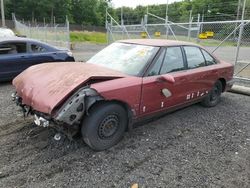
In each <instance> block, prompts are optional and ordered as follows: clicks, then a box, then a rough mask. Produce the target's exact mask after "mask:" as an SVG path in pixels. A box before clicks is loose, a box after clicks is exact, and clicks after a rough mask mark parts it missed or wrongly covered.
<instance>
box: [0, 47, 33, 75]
mask: <svg viewBox="0 0 250 188" xmlns="http://www.w3.org/2000/svg"><path fill="white" fill-rule="evenodd" d="M27 59H28V54H27V44H26V43H25V42H7V43H1V44H0V79H1V80H4V79H9V78H13V77H15V76H16V75H18V74H19V73H20V72H22V71H23V70H24V69H25V67H26V66H25V64H26V62H27Z"/></svg>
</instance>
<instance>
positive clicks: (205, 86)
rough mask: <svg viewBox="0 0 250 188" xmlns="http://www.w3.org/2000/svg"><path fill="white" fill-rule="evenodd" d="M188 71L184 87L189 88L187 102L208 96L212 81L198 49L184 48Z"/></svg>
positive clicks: (193, 47) (192, 47)
mask: <svg viewBox="0 0 250 188" xmlns="http://www.w3.org/2000/svg"><path fill="white" fill-rule="evenodd" d="M183 49H184V53H185V56H186V61H187V66H188V70H187V73H186V86H187V87H189V88H190V91H189V93H187V95H186V100H187V101H192V100H196V99H199V98H201V97H203V96H205V95H206V94H208V92H209V90H210V89H211V86H212V84H213V82H214V79H212V77H211V71H209V69H208V67H207V64H206V60H205V58H204V55H203V53H202V51H201V49H200V48H199V47H196V46H184V47H183Z"/></svg>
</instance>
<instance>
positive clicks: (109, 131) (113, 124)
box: [98, 115, 119, 139]
mask: <svg viewBox="0 0 250 188" xmlns="http://www.w3.org/2000/svg"><path fill="white" fill-rule="evenodd" d="M118 126H119V118H118V117H117V116H116V115H108V116H107V117H105V118H104V120H103V121H102V122H101V124H100V125H99V128H98V134H99V137H100V138H101V139H108V138H110V137H112V136H113V135H114V134H115V133H116V131H117V129H118Z"/></svg>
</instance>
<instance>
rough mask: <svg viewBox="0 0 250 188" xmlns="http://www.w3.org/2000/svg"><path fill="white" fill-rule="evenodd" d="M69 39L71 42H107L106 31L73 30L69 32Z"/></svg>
mask: <svg viewBox="0 0 250 188" xmlns="http://www.w3.org/2000/svg"><path fill="white" fill-rule="evenodd" d="M70 41H71V42H72V43H76V42H90V43H97V44H105V43H107V40H106V33H101V32H88V31H84V32H79V31H73V32H70Z"/></svg>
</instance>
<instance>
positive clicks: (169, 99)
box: [140, 46, 190, 116]
mask: <svg viewBox="0 0 250 188" xmlns="http://www.w3.org/2000/svg"><path fill="white" fill-rule="evenodd" d="M186 72H187V71H186V63H185V59H184V58H183V51H182V49H181V47H178V46H177V47H168V48H166V49H162V51H161V52H160V54H158V57H157V58H156V60H155V62H154V63H153V64H152V65H151V67H150V68H149V71H148V72H147V73H146V75H145V76H144V77H143V83H142V99H141V111H140V112H141V115H142V116H143V115H147V114H150V113H154V112H158V111H162V110H166V109H167V108H170V107H174V106H178V105H180V104H182V103H185V102H186V95H187V93H189V92H190V89H189V88H188V87H186Z"/></svg>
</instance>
